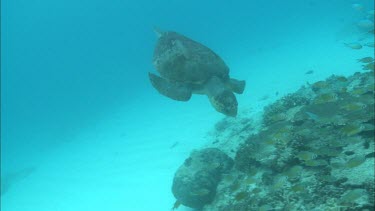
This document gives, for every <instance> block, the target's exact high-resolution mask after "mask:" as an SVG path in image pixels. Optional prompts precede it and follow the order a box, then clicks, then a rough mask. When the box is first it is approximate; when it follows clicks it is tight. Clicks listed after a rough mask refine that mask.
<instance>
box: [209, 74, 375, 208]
mask: <svg viewBox="0 0 375 211" xmlns="http://www.w3.org/2000/svg"><path fill="white" fill-rule="evenodd" d="M262 119H263V122H262V125H261V127H260V129H259V130H258V132H254V131H256V130H254V126H249V125H247V126H246V127H245V126H243V125H242V124H241V123H239V122H237V125H239V128H242V129H243V130H242V129H240V131H241V132H240V133H233V132H228V131H227V130H229V129H230V128H231V127H233V125H232V126H229V125H231V124H230V123H229V122H228V121H229V120H223V121H222V122H219V123H218V124H217V125H216V130H217V133H226V134H231V135H232V136H233V137H231V138H230V140H232V141H233V140H240V143H242V144H240V145H239V146H238V148H237V149H236V150H235V153H233V155H234V156H235V157H234V158H235V168H234V169H233V170H231V171H230V172H229V173H227V174H226V175H225V176H224V177H223V179H222V180H221V182H220V183H219V184H218V187H217V190H216V192H217V194H216V195H215V198H214V199H213V201H212V203H210V204H207V205H205V206H204V207H203V209H202V210H210V211H213V210H223V211H224V210H233V211H234V210H236V211H241V210H244V211H245V210H374V208H373V207H374V170H373V169H374V154H375V153H374V72H373V70H370V71H369V72H364V73H359V72H357V73H355V74H354V75H352V76H350V77H343V76H335V75H332V76H331V77H329V78H328V79H327V80H324V81H318V82H316V83H314V84H308V85H307V86H303V87H301V88H300V89H299V90H298V91H297V92H295V93H293V94H289V95H287V96H285V97H283V98H281V99H279V100H278V101H276V102H275V103H272V104H270V105H269V106H267V107H266V108H265V109H264V113H263V118H262ZM249 124H250V125H251V121H250V123H249ZM250 130H251V131H252V132H248V133H246V131H250ZM236 134H241V137H237V139H235V138H234V137H235V136H237V135H236ZM227 143H228V142H227Z"/></svg>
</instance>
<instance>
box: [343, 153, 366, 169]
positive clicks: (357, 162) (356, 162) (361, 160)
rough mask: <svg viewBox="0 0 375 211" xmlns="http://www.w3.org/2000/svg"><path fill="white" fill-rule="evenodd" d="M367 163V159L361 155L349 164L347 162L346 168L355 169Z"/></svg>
mask: <svg viewBox="0 0 375 211" xmlns="http://www.w3.org/2000/svg"><path fill="white" fill-rule="evenodd" d="M365 161H366V157H365V156H363V155H359V156H357V157H354V158H352V159H350V160H349V161H348V162H346V164H345V167H348V168H354V167H357V166H359V165H361V164H362V163H364V162H365Z"/></svg>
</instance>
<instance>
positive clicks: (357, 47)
mask: <svg viewBox="0 0 375 211" xmlns="http://www.w3.org/2000/svg"><path fill="white" fill-rule="evenodd" d="M344 44H345V46H346V47H348V48H351V49H354V50H359V49H361V48H362V45H361V44H359V43H344Z"/></svg>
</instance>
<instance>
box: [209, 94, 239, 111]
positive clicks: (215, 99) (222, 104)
mask: <svg viewBox="0 0 375 211" xmlns="http://www.w3.org/2000/svg"><path fill="white" fill-rule="evenodd" d="M209 99H210V102H211V104H212V106H213V107H214V108H215V109H216V111H218V112H220V113H223V114H225V115H227V116H232V117H235V116H237V106H238V103H237V99H236V96H234V94H233V92H231V91H229V90H223V91H222V92H220V93H218V94H216V95H214V96H209Z"/></svg>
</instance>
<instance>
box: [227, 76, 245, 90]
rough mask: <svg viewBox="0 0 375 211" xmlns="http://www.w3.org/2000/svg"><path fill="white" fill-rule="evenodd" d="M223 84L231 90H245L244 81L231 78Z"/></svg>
mask: <svg viewBox="0 0 375 211" xmlns="http://www.w3.org/2000/svg"><path fill="white" fill-rule="evenodd" d="M225 85H226V86H227V87H228V89H230V90H232V92H234V93H237V94H242V93H243V91H244V90H245V86H246V82H245V81H240V80H237V79H234V78H231V79H229V81H228V82H227V83H226V84H225Z"/></svg>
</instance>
